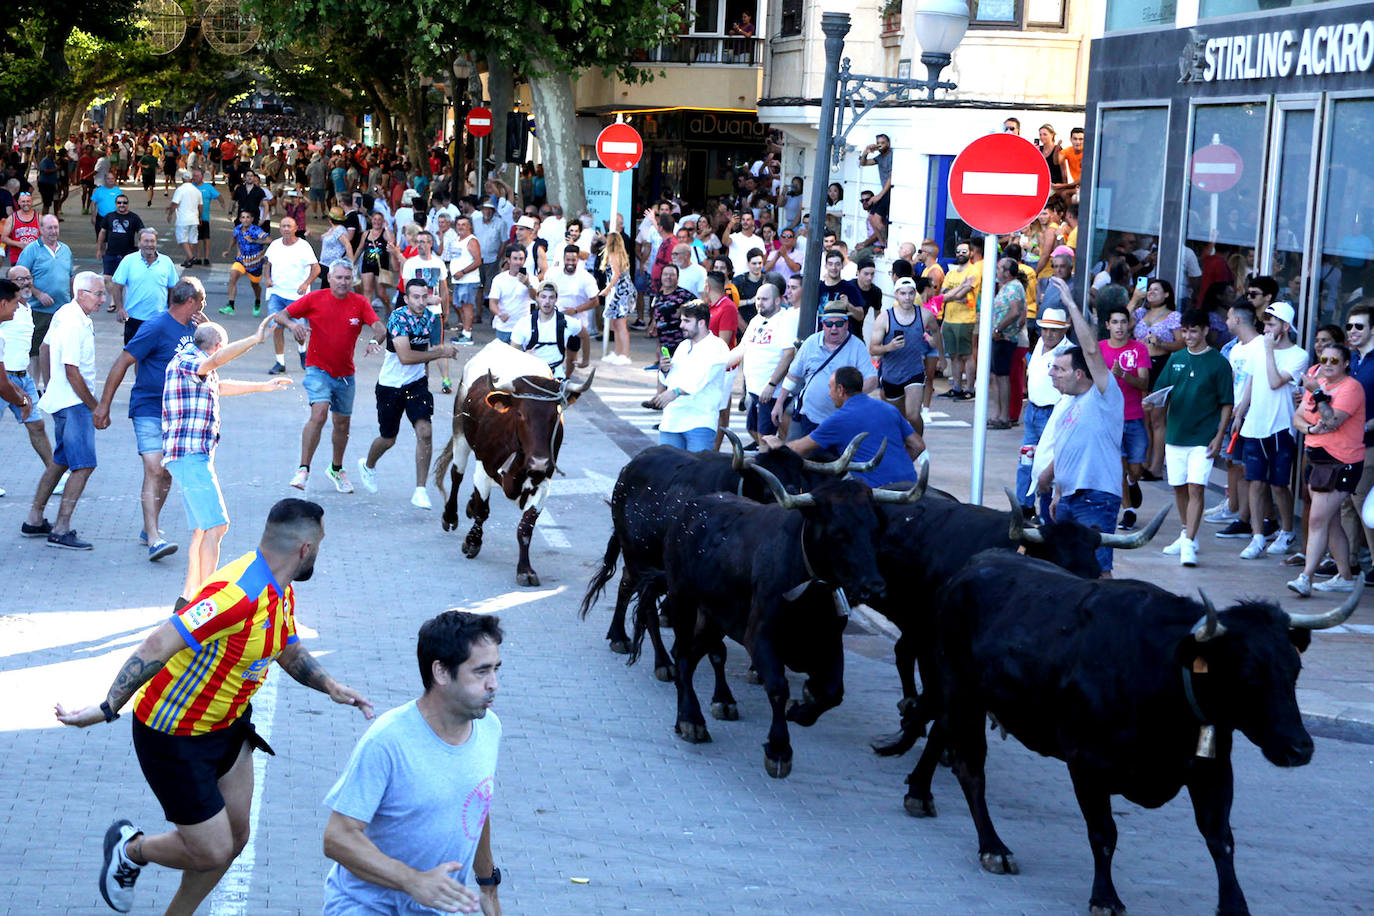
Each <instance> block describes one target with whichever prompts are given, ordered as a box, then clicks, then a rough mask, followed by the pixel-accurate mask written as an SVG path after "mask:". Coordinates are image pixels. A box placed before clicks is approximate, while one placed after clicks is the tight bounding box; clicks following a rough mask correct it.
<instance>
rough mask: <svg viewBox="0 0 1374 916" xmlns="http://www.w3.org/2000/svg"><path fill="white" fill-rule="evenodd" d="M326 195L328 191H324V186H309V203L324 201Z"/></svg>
mask: <svg viewBox="0 0 1374 916" xmlns="http://www.w3.org/2000/svg"><path fill="white" fill-rule="evenodd" d="M328 196H329V192H328V191H326V190H325V189H324V188H311V189H310V201H311V203H324V199H325V198H326V197H328Z"/></svg>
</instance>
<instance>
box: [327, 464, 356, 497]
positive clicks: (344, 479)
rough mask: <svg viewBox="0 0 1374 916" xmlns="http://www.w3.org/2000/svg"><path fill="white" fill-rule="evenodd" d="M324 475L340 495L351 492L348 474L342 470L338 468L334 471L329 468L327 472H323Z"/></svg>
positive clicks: (351, 487) (351, 485) (351, 486)
mask: <svg viewBox="0 0 1374 916" xmlns="http://www.w3.org/2000/svg"><path fill="white" fill-rule="evenodd" d="M325 474H326V475H328V477H329V479H330V480H332V481H334V489H336V490H338V491H339V492H340V493H352V492H353V484H352V483H350V482H349V480H348V472H347V471H345V470H344V469H343V468H339V469H338V470H337V471H336V470H334V468H333V467H330V468H329V470H327V471H325Z"/></svg>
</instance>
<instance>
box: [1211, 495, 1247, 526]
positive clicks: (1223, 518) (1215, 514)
mask: <svg viewBox="0 0 1374 916" xmlns="http://www.w3.org/2000/svg"><path fill="white" fill-rule="evenodd" d="M1238 518H1240V515H1239V513H1236V512H1232V511H1231V507H1230V506H1229V505H1227V503H1226V500H1224V499H1223V500H1222V501H1221V502H1219V503H1217V504H1216V505H1215V506H1213V507H1212V508H1210V509H1208V510H1207V511H1206V512H1204V513H1202V520H1203V521H1204V522H1208V523H1210V524H1213V525H1224V524H1226V523H1227V522H1234V521H1235V520H1236V519H1238Z"/></svg>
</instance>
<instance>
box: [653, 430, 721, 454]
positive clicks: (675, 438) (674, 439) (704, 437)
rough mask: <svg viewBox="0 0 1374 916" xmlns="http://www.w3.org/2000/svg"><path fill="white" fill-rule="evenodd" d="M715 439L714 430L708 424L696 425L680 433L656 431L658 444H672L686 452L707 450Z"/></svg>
mask: <svg viewBox="0 0 1374 916" xmlns="http://www.w3.org/2000/svg"><path fill="white" fill-rule="evenodd" d="M715 441H716V431H715V430H714V429H712V428H711V427H709V426H698V427H697V428H696V429H689V430H687V431H686V432H681V433H667V432H664V431H663V430H659V431H658V444H659V445H673V446H676V447H678V448H680V449H682V450H684V451H688V452H709V451H710V450H711V446H712V445H713V444H715Z"/></svg>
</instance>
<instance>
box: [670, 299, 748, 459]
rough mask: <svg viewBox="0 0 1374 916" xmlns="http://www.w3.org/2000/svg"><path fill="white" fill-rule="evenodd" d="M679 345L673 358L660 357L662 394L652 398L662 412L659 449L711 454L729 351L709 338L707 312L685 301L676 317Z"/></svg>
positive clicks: (699, 305) (694, 303) (703, 306)
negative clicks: (680, 327)
mask: <svg viewBox="0 0 1374 916" xmlns="http://www.w3.org/2000/svg"><path fill="white" fill-rule="evenodd" d="M678 315H679V317H678V322H679V323H680V324H681V326H682V334H683V338H684V339H683V341H682V343H680V344H678V345H677V349H676V350H675V351H674V352H673V355H672V357H671V358H669V357H667V356H662V357H660V358H659V362H658V367H659V372H660V380H661V381H662V382H663V386H664V390H663V391H660V392H659V393H658V394H656V395H654V398H653V405H654V407H657V408H662V410H663V419H662V420H661V421H659V425H658V444H659V445H674V446H677V447H678V448H680V449H683V450H685V451H689V452H709V451H711V447H712V445H713V443H714V442H715V438H716V430H717V429H718V428H719V425H720V394H721V385H722V381H723V379H724V378H725V361H726V359H727V358H729V356H730V347H729V346H728V345H727V344H726V343H725V341H723V340H721V339H720V338H719V337H717V336H716V335H715V334H712V333H711V310H710V309H709V308H707V307H706V305H704V304H702V303H699V302H689V303H687V304H686V305H684V306H682V308H681V309H680V310H679V312H678Z"/></svg>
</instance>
